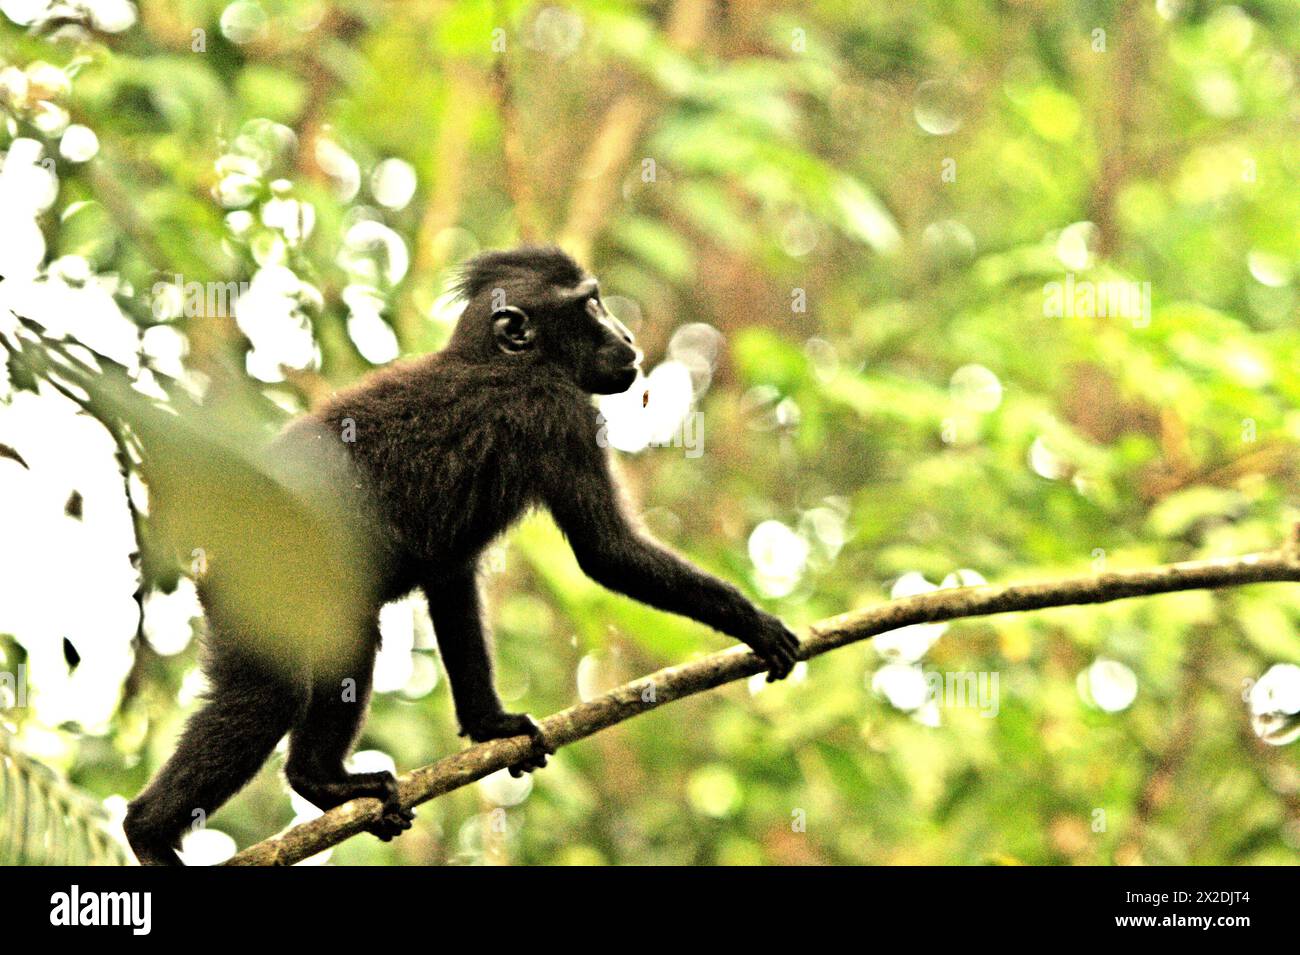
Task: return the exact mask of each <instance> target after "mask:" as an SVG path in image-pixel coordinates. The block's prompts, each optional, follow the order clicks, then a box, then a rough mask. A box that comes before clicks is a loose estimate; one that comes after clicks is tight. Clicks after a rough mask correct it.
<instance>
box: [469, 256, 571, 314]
mask: <svg viewBox="0 0 1300 955" xmlns="http://www.w3.org/2000/svg"><path fill="white" fill-rule="evenodd" d="M585 277H586V273H585V272H584V271H583V270H582V268H581V267H580V266H579V265H578V263H577V262H574V261H573V259H571V258H570V257H569V255H568V254H567V253H566V252H565V251H564V250H563V249H561V248H559V247H558V246H553V245H551V246H524V247H522V248H518V249H508V250H505V251H494V252H484V253H483V254H482V255H477V256H475V257H474V258H472V259H470V260H469V261H468V262H466V263H465V264H464V265H463V266H462V267H461V269H460V273H459V275H458V276H457V278H456V281H455V284H454V285H453V286H452V289H453V291H454V292H455V293H456V294H457V295H458V296H459V297H461V298H463V299H465V301H472V300H473V299H474V298H475V297H477V296H478V295H479V293H481V292H483V291H484V290H485V289H490V288H503V287H505V286H507V285H509V284H511V283H513V282H517V281H520V280H526V281H529V282H533V283H538V284H541V285H543V286H551V287H555V288H572V287H573V286H575V285H577V284H578V283H579V282H581V281H582V280H583V279H584V278H585Z"/></svg>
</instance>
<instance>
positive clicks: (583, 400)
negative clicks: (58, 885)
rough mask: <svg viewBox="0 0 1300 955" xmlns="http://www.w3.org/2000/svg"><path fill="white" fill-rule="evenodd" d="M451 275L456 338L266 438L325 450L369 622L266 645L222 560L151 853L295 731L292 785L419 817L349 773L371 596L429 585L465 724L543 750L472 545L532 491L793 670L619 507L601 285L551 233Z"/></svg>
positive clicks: (631, 355) (326, 472)
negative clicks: (500, 690)
mask: <svg viewBox="0 0 1300 955" xmlns="http://www.w3.org/2000/svg"><path fill="white" fill-rule="evenodd" d="M459 291H460V293H461V295H462V297H463V298H464V299H465V300H466V302H467V304H466V307H465V311H464V313H463V314H462V316H461V318H460V320H459V322H458V324H457V326H456V329H455V331H454V333H453V334H452V337H451V341H450V342H449V344H448V345H447V347H446V348H445V349H444V350H442V351H441V352H438V353H437V354H434V355H429V356H425V357H423V358H419V359H415V360H412V361H408V362H403V363H397V364H394V365H391V366H389V367H388V368H385V369H383V370H380V371H378V372H375V373H374V374H372V375H370V376H368V377H367V378H365V379H364V380H363V381H361V382H360V383H359V384H358V385H356V386H354V387H352V388H349V389H347V390H345V391H343V392H341V393H339V394H338V395H336V396H335V397H334V398H332V399H331V400H330V401H329V402H328V403H326V404H325V405H324V406H323V407H322V408H320V409H319V410H317V411H315V412H313V413H312V414H309V415H306V416H304V417H302V418H299V419H298V420H297V421H295V422H293V423H292V424H291V425H290V426H289V427H288V428H287V429H286V430H285V432H284V434H283V435H282V436H281V437H280V438H279V439H278V441H277V444H276V446H275V447H274V449H273V451H274V452H275V453H276V454H277V455H280V456H282V457H284V458H286V459H294V458H293V452H295V451H296V450H297V451H301V450H303V449H308V450H311V451H312V452H313V453H314V454H315V455H316V457H315V460H316V461H318V462H321V464H320V467H319V468H318V469H312V470H313V473H312V474H310V475H308V476H306V477H304V476H303V475H301V474H300V475H298V480H299V483H300V484H301V483H303V482H304V481H306V483H307V484H309V485H310V486H314V487H316V488H320V489H325V490H326V491H328V492H329V493H331V494H334V495H336V496H337V502H336V503H338V505H339V506H340V507H341V508H342V510H341V511H340V513H341V514H344V515H346V517H347V520H348V521H349V522H354V523H356V524H358V526H360V527H362V528H363V533H364V535H365V536H366V537H367V538H368V539H369V540H370V541H371V545H372V546H373V548H374V551H373V555H372V565H371V570H370V571H369V572H368V574H367V576H368V578H373V579H371V580H370V589H369V590H368V591H366V594H365V599H364V600H362V601H361V606H360V608H359V612H358V613H357V614H356V615H355V616H356V619H354V620H350V621H349V620H344V621H338V622H337V625H338V629H339V633H340V637H339V639H338V640H337V641H336V642H335V643H333V644H331V646H330V647H329V648H326V649H320V648H315V649H312V648H308V649H303V648H301V647H283V646H282V647H278V648H277V651H276V653H275V654H271V655H270V656H274V657H275V658H276V659H275V660H274V661H272V660H271V659H270V656H268V655H267V654H265V653H258V652H257V651H255V650H251V649H249V647H250V641H249V640H248V639H247V638H248V636H249V635H250V632H251V631H252V630H253V629H255V628H254V627H250V626H249V625H248V623H247V621H246V620H242V621H241V619H236V615H235V614H234V613H233V611H230V610H229V609H228V604H229V602H228V601H226V600H224V598H223V595H224V594H226V593H228V592H229V589H230V588H231V587H232V586H233V585H231V584H230V583H229V577H223V571H222V559H221V558H217V559H214V561H213V563H212V566H211V567H210V569H209V572H208V573H207V574H205V575H204V577H203V578H202V580H201V581H200V595H201V597H202V599H203V603H204V609H205V611H206V616H207V619H208V636H207V639H206V641H205V653H206V658H205V661H204V669H205V672H206V674H207V676H208V679H209V683H210V686H211V690H210V694H209V699H208V702H207V703H206V705H205V706H204V707H203V708H202V709H200V710H199V711H198V712H197V713H195V714H194V716H193V717H192V718H191V719H190V721H189V723H188V725H187V726H186V728H185V731H184V733H183V734H182V736H181V738H180V742H179V744H178V745H177V749H176V752H175V754H174V755H173V756H172V758H171V759H170V760H169V761H168V762H167V764H166V765H165V766H163V768H162V769H161V770H160V771H159V773H158V774H157V776H156V777H155V778H154V779H153V781H152V782H151V783H150V784H149V786H148V787H147V788H146V789H145V791H144V792H143V793H141V794H140V796H139V797H138V798H137V799H136V800H135V801H134V802H132V803H131V806H130V808H129V810H128V812H127V817H126V833H127V837H128V839H129V840H130V843H131V846H132V848H133V849H134V850H135V853H136V856H137V857H138V858H139V859H140V861H141V862H143V863H155V864H176V863H178V862H179V859H178V857H177V855H176V853H175V851H174V847H175V845H176V844H177V842H178V841H179V838H180V835H181V834H182V833H183V831H184V829H185V827H186V826H188V825H190V824H191V822H192V821H193V820H194V819H195V818H202V817H203V816H205V815H206V814H208V813H211V812H213V811H215V810H216V808H217V807H218V806H220V805H221V804H222V803H223V802H225V801H226V800H227V799H229V798H230V797H231V796H232V795H233V794H234V793H235V792H237V791H238V790H239V789H240V788H241V787H243V785H244V784H245V783H246V782H247V781H248V780H249V779H250V778H251V777H252V776H253V774H254V773H256V772H257V770H258V768H259V767H260V766H261V765H262V763H263V762H264V761H265V760H266V758H267V757H268V756H269V755H270V753H271V751H272V750H273V749H274V747H275V746H276V744H277V743H278V742H279V740H280V739H281V738H282V737H283V736H284V734H286V733H288V734H289V756H288V760H287V763H286V766H285V775H286V777H287V779H288V782H289V784H290V785H291V786H292V787H293V788H294V789H295V790H296V791H297V792H298V793H300V794H301V795H302V796H304V797H305V798H306V799H308V800H309V801H311V802H312V803H314V804H315V805H317V806H319V807H320V808H321V809H329V808H331V807H333V806H336V805H339V804H341V803H343V802H345V801H347V800H349V799H352V798H354V797H358V796H373V797H376V798H378V799H380V800H381V801H383V803H384V808H385V812H384V816H383V818H382V819H381V820H380V821H379V822H378V823H376V824H375V825H374V826H373V827H372V829H371V831H372V832H373V833H374V834H375V835H377V836H379V837H380V838H381V839H391V838H392V837H394V836H396V835H398V834H400V833H401V832H402V831H403V830H404V829H407V828H409V827H410V825H411V819H412V818H413V813H412V812H411V810H409V809H403V808H402V806H401V804H400V802H399V800H398V798H397V790H396V784H395V779H394V777H393V776H392V774H391V773H348V772H347V771H346V770H345V769H344V760H345V758H346V757H347V755H348V753H349V751H350V750H351V748H352V745H353V743H354V742H355V740H356V737H357V735H358V733H359V731H360V727H361V724H362V720H363V718H364V716H365V713H366V709H367V703H368V698H369V693H370V678H371V671H372V669H373V665H374V657H375V652H376V650H377V647H378V629H377V617H378V611H379V608H380V607H381V606H382V605H383V604H384V603H386V602H388V601H390V600H394V599H396V598H399V597H401V596H403V595H404V594H407V593H409V592H410V591H412V590H413V589H415V588H416V587H419V588H420V589H422V590H423V592H424V594H425V595H426V597H427V599H428V602H429V612H430V615H431V616H432V619H433V624H434V629H435V632H436V636H437V641H438V646H439V649H440V652H441V655H442V659H443V663H444V665H445V666H446V669H447V674H448V677H449V679H450V683H451V691H452V696H453V698H454V701H455V707H456V716H457V718H458V719H459V721H460V728H461V733H462V735H464V736H468V737H469V738H470V739H471V740H474V741H483V740H489V739H498V738H504V737H511V736H519V735H527V736H530V737H532V738H533V740H534V743H535V745H534V749H533V751H532V754H531V755H530V756H529V758H528V759H527V760H525V761H524V762H523V763H522V764H521V765H519V766H517V767H514V769H513V770H512V771H514V772H516V774H517V773H518V772H519V771H522V770H530V769H536V768H540V767H541V766H543V765H545V763H546V756H547V753H548V752H549V748H548V745H547V743H546V741H545V739H544V738H543V736H542V733H541V731H540V729H539V727H538V724H537V723H536V722H535V721H534V720H533V718H532V717H531V716H529V715H527V714H525V713H508V712H506V711H505V709H504V708H503V707H502V705H501V701H500V699H499V698H498V696H497V693H496V689H495V688H494V686H493V679H492V659H491V653H490V648H489V645H488V634H487V632H486V629H485V627H484V624H483V621H482V614H481V611H480V607H479V595H478V589H477V584H476V565H477V562H478V559H479V555H480V554H481V553H482V552H483V550H484V548H485V547H486V546H487V545H488V544H489V543H490V542H491V541H492V540H493V539H494V538H495V537H497V536H498V535H499V534H501V533H502V532H503V531H504V530H505V529H506V528H507V527H508V526H509V525H510V524H511V523H512V522H514V521H515V520H516V518H518V517H519V516H520V515H521V514H522V513H523V512H524V511H525V510H527V509H528V508H530V507H534V506H541V507H545V508H547V509H548V510H549V511H550V512H551V514H552V515H553V517H554V519H555V521H556V523H557V524H558V525H559V527H560V529H561V530H562V531H563V532H564V534H565V535H566V537H567V538H568V540H569V543H570V545H571V546H572V548H573V551H574V554H575V556H576V557H577V559H578V563H579V565H580V566H581V567H582V569H583V570H584V571H585V572H586V573H587V574H588V575H589V576H590V577H592V578H593V579H594V580H596V581H597V582H599V583H601V584H603V585H604V586H606V587H609V588H610V589H612V590H616V591H619V592H621V593H624V594H627V595H628V596H630V597H633V598H635V599H637V600H640V601H643V602H644V603H647V604H650V605H651V606H654V607H658V608H660V609H662V610H667V611H671V612H673V613H678V614H683V615H685V616H688V617H692V618H694V619H696V620H699V621H701V622H703V623H705V624H708V625H709V626H711V627H713V628H715V629H716V630H719V631H721V632H723V633H725V634H728V635H730V636H732V637H735V638H737V639H739V640H742V641H744V642H745V643H747V644H748V645H749V646H750V647H752V648H753V649H754V651H755V652H756V653H757V654H758V655H759V656H760V657H761V658H762V659H763V661H764V663H765V664H766V665H767V667H768V669H769V674H768V679H769V680H772V679H779V678H781V677H784V676H785V675H787V674H788V673H789V672H790V669H791V667H792V666H793V665H794V662H795V660H796V658H797V657H798V653H799V644H798V641H797V639H796V637H795V636H794V634H792V633H791V632H790V631H789V630H788V629H787V628H786V627H785V626H784V625H783V624H782V623H781V621H779V620H778V619H776V618H775V617H773V616H771V615H770V614H767V613H765V612H763V611H762V610H759V609H758V608H757V607H755V606H754V605H753V604H751V603H750V602H749V601H748V600H746V599H745V598H744V597H743V596H742V595H741V593H740V591H739V590H737V589H736V588H735V587H733V586H732V585H731V584H728V583H725V582H723V581H721V580H718V579H716V578H714V577H712V576H710V575H709V574H706V573H704V572H703V571H701V570H699V569H697V568H696V567H694V566H692V565H691V564H689V563H687V562H686V561H685V560H683V559H681V558H680V557H677V556H676V555H674V554H672V553H671V552H669V551H667V550H665V549H664V548H663V547H661V546H660V545H658V544H656V543H654V542H653V541H651V540H650V539H648V538H647V537H645V536H643V535H642V534H641V533H640V532H638V531H637V530H636V529H635V528H634V527H633V525H632V524H631V523H630V522H629V520H628V518H627V517H626V516H625V513H624V509H623V504H622V501H621V499H620V495H619V490H618V487H617V485H616V483H615V480H614V477H613V475H612V474H611V472H610V468H609V463H608V461H607V459H606V454H605V452H604V450H603V449H602V448H601V447H600V446H599V445H598V443H597V440H596V436H597V430H598V427H599V423H598V421H597V416H596V414H595V411H594V408H593V407H592V402H591V396H592V395H593V394H616V393H620V392H623V391H625V390H626V389H627V388H629V387H630V386H631V385H632V383H633V382H634V381H635V380H636V376H637V367H638V363H639V361H640V357H641V356H640V352H639V351H638V350H637V349H636V348H635V347H634V345H633V341H632V335H631V333H630V332H629V331H628V330H627V329H626V328H625V327H624V326H623V325H622V324H620V323H619V322H618V321H617V319H615V318H614V317H613V316H611V315H610V314H609V313H608V312H607V311H606V310H605V307H604V305H603V303H602V302H601V298H600V290H599V286H598V285H597V283H596V280H595V279H593V278H590V277H589V276H587V275H586V274H585V273H584V272H583V271H582V270H581V269H580V268H579V267H578V266H577V265H576V264H575V263H574V262H573V260H572V259H570V258H569V257H568V256H567V255H565V254H564V253H563V252H561V251H560V250H558V249H554V248H540V249H539V248H524V249H518V250H514V251H508V252H489V253H486V254H484V255H481V256H479V257H478V258H476V259H474V260H473V261H471V262H470V263H469V264H468V265H467V266H466V267H465V269H464V271H463V273H462V276H461V282H460V285H459ZM299 460H301V458H299ZM300 470H302V469H300ZM237 559H238V555H228V556H227V557H226V558H225V560H226V561H227V562H229V563H232V564H233V563H234V562H236V561H237ZM223 580H224V581H226V584H225V588H226V589H224V590H223ZM334 623H335V622H334V621H330V625H331V626H333V625H334ZM260 629H262V630H265V629H266V625H265V624H263V625H262V626H261V628H260ZM241 637H243V638H244V639H241ZM252 642H253V643H256V640H255V639H254V641H252ZM341 688H342V689H341ZM349 690H350V692H349ZM200 813H201V814H203V815H202V816H201V815H200Z"/></svg>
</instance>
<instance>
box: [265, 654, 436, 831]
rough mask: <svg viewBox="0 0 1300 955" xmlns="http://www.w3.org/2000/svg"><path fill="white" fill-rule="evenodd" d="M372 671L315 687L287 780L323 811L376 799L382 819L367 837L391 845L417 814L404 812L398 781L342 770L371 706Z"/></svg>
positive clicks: (293, 739) (368, 666)
mask: <svg viewBox="0 0 1300 955" xmlns="http://www.w3.org/2000/svg"><path fill="white" fill-rule="evenodd" d="M373 669H374V663H373V659H372V660H368V661H366V662H365V663H364V664H359V665H358V666H357V667H356V675H355V676H348V677H340V678H338V679H329V680H318V681H317V682H316V683H315V684H314V685H313V686H312V692H311V702H310V704H309V705H308V706H307V709H306V710H305V711H304V713H303V715H302V717H301V718H300V719H299V721H298V723H297V725H296V726H294V728H293V731H292V732H291V733H290V734H289V761H288V763H286V764H285V777H286V778H287V779H288V781H289V785H290V786H292V787H293V789H294V792H296V793H298V794H299V795H300V796H302V797H303V798H304V799H306V800H307V801H308V802H310V803H311V804H312V805H314V806H316V807H317V808H318V809H321V810H329V809H333V808H334V807H335V806H341V805H342V804H343V803H345V802H347V801H348V800H349V799H359V798H361V797H363V796H369V797H372V798H374V799H378V800H379V801H380V802H381V803H383V806H384V814H383V816H382V817H381V818H380V819H379V820H378V821H377V822H375V823H374V824H372V825H370V826H368V827H367V831H368V832H370V833H371V834H372V835H374V836H376V837H377V838H379V839H381V840H382V841H384V842H388V841H389V840H390V839H393V838H394V837H396V836H400V835H401V834H402V833H403V832H405V831H406V830H407V829H410V828H411V822H412V820H414V819H415V810H414V809H406V808H404V807H403V806H402V803H401V800H400V798H399V796H398V792H397V777H395V776H394V775H393V774H392V773H390V772H387V771H385V772H377V773H350V772H348V771H347V769H345V768H344V766H343V761H344V760H345V759H347V756H348V753H350V752H351V751H352V746H353V744H354V743H355V742H356V739H357V736H358V735H359V734H360V731H361V723H362V721H363V720H364V719H365V715H366V709H367V707H368V706H369V703H370V682H371V671H372V670H373Z"/></svg>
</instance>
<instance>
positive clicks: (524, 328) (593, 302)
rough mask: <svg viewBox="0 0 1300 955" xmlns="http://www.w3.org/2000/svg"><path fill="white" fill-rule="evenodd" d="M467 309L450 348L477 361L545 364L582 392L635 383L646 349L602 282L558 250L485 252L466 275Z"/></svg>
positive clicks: (462, 290)
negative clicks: (610, 304)
mask: <svg viewBox="0 0 1300 955" xmlns="http://www.w3.org/2000/svg"><path fill="white" fill-rule="evenodd" d="M458 291H459V292H460V294H461V295H462V296H463V297H464V298H465V300H466V303H467V304H466V306H465V311H464V313H463V314H462V315H461V317H460V321H459V322H458V323H457V325H456V331H455V333H454V334H453V335H452V339H451V344H450V345H449V346H448V347H449V348H450V349H452V350H454V351H456V352H458V353H461V354H466V355H470V356H473V357H476V358H477V359H479V360H486V361H494V362H513V363H516V364H519V365H525V364H545V365H549V366H551V367H552V368H555V369H558V370H559V371H560V372H561V373H562V374H564V375H565V376H566V377H568V378H569V379H570V380H571V381H573V382H574V384H576V385H577V386H578V387H579V388H581V389H582V390H583V391H586V392H590V393H591V394H596V395H613V394H618V393H619V392H623V391H626V390H627V389H628V388H630V387H631V386H632V383H633V382H634V381H636V377H637V371H638V367H639V365H640V362H641V351H640V349H638V348H637V347H636V344H635V343H634V342H633V340H632V333H631V332H630V331H628V329H627V327H626V326H625V325H623V323H622V322H620V321H619V320H618V319H617V318H615V317H614V316H613V315H611V314H610V313H609V311H608V310H606V308H605V303H604V302H603V301H601V298H600V285H599V283H598V282H597V281H596V280H595V279H594V278H592V277H591V276H589V275H587V274H586V273H585V272H584V271H583V270H582V269H581V268H579V267H578V265H577V263H575V262H574V261H573V259H571V258H569V257H568V256H567V255H565V254H564V253H563V252H561V251H560V250H559V249H556V248H522V249H514V250H511V251H509V252H486V253H484V254H483V255H480V256H478V257H477V258H474V259H472V260H471V261H470V262H469V263H468V264H467V265H466V266H465V268H464V270H463V271H462V273H461V277H460V282H459V285H458Z"/></svg>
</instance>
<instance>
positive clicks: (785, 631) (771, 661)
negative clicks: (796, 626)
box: [745, 613, 799, 683]
mask: <svg viewBox="0 0 1300 955" xmlns="http://www.w3.org/2000/svg"><path fill="white" fill-rule="evenodd" d="M745 643H747V644H749V648H750V649H751V650H753V651H754V653H756V654H758V658H759V659H760V660H762V661H763V662H764V663H765V664H767V682H768V683H772V682H773V681H775V680H783V679H785V678H786V677H787V676H789V675H790V671H791V670H793V669H794V665H795V663H796V662H797V661H798V659H799V638H798V637H796V636H795V635H794V634H793V633H791V632H790V628H789V627H787V626H786V625H785V624H783V623H782V622H781V621H780V620H778V619H776V617H773V616H772V615H771V614H766V613H760V614H759V618H758V627H757V629H756V630H755V631H754V632H752V633H750V634H749V635H748V636H746V637H745Z"/></svg>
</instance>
